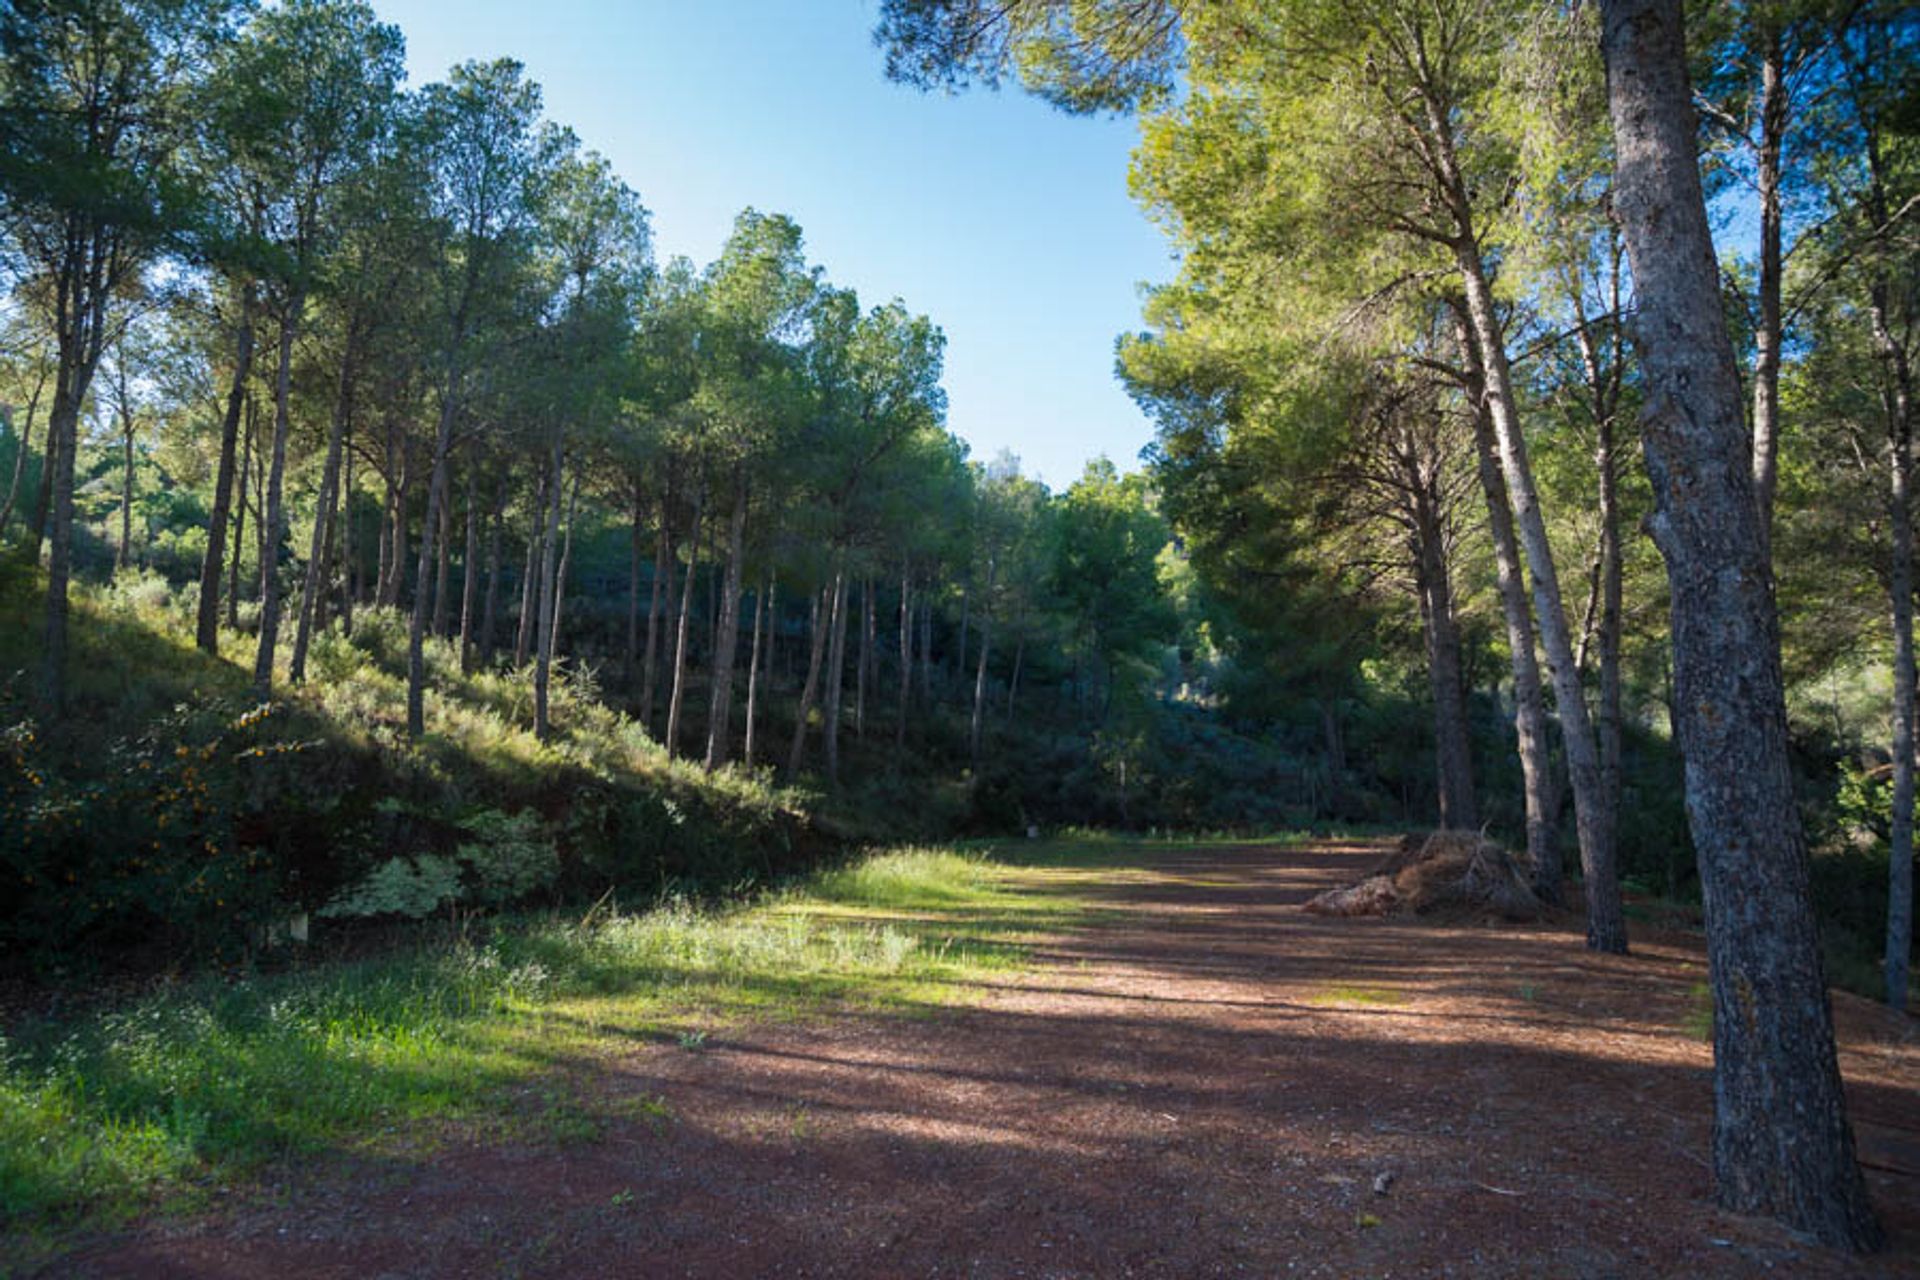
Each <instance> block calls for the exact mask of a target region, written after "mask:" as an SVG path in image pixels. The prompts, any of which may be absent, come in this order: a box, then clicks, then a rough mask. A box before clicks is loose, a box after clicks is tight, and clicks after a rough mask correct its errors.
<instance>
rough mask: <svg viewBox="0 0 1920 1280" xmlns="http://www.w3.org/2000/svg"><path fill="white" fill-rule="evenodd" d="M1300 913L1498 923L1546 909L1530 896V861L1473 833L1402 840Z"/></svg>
mask: <svg viewBox="0 0 1920 1280" xmlns="http://www.w3.org/2000/svg"><path fill="white" fill-rule="evenodd" d="M1306 909H1307V910H1308V911H1310V912H1312V913H1313V914H1315V915H1322V916H1391V915H1401V914H1412V915H1429V914H1433V913H1436V912H1446V913H1451V914H1459V915H1466V916H1494V917H1497V918H1499V919H1502V920H1535V919H1538V918H1539V917H1540V915H1541V914H1542V912H1543V910H1544V908H1543V907H1542V905H1541V903H1540V899H1538V898H1537V897H1535V896H1534V893H1533V862H1532V859H1530V858H1529V857H1528V856H1527V855H1526V854H1524V853H1516V852H1515V851H1513V850H1511V849H1508V848H1506V847H1505V846H1503V845H1501V844H1498V843H1497V842H1495V841H1493V840H1489V839H1488V838H1487V837H1486V836H1485V835H1484V834H1482V833H1481V832H1478V831H1434V832H1430V833H1426V834H1421V835H1409V836H1403V837H1402V838H1401V840H1400V845H1399V847H1398V848H1397V849H1395V850H1394V851H1393V853H1391V854H1389V855H1388V856H1387V859H1386V860H1385V861H1384V862H1382V863H1381V864H1380V865H1379V866H1377V867H1375V868H1374V869H1373V870H1372V871H1370V872H1369V873H1368V874H1367V875H1366V876H1365V877H1364V878H1362V879H1361V880H1360V881H1358V882H1357V883H1355V884H1351V885H1348V886H1346V887H1345V888H1341V889H1329V890H1327V891H1326V892H1325V893H1323V894H1321V895H1319V896H1318V897H1316V898H1314V899H1312V900H1311V901H1310V902H1308V903H1307V907H1306Z"/></svg>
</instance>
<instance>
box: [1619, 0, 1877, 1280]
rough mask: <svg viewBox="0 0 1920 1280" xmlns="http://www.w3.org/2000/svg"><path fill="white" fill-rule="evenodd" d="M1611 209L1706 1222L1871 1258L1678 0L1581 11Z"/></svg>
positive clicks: (1624, 2)
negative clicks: (1702, 1101)
mask: <svg viewBox="0 0 1920 1280" xmlns="http://www.w3.org/2000/svg"><path fill="white" fill-rule="evenodd" d="M1601 21H1602V27H1603V30H1604V35H1603V38H1602V39H1603V49H1604V53H1605V56H1606V71H1607V96H1608V106H1609V110H1610V114H1611V116H1612V120H1613V134H1614V144H1615V155H1616V158H1615V184H1614V209H1615V212H1616V214H1617V216H1618V217H1619V219H1620V222H1621V226H1622V228H1623V229H1624V231H1625V234H1626V240H1627V251H1628V255H1629V257H1630V258H1631V260H1632V263H1633V279H1634V286H1635V290H1636V293H1637V295H1638V300H1639V307H1638V312H1637V332H1636V347H1637V349H1638V351H1639V354H1640V360H1641V366H1642V369H1643V370H1644V372H1645V377H1646V384H1647V409H1646V413H1645V417H1644V419H1643V431H1642V443H1643V447H1644V449H1645V453H1646V459H1647V470H1648V473H1649V475H1650V476H1651V478H1652V481H1653V492H1654V502H1655V511H1654V515H1653V518H1652V519H1651V521H1650V522H1649V531H1650V532H1651V533H1652V535H1653V538H1654V542H1655V544H1656V545H1657V546H1658V547H1659V548H1660V552H1661V554H1662V556H1664V557H1665V559H1666V562H1667V581H1668V585H1669V588H1670V592H1671V596H1672V625H1673V661H1674V686H1675V690H1674V702H1675V705H1676V709H1677V712H1678V716H1677V723H1676V725H1675V729H1676V734H1677V737H1678V741H1679V743H1680V747H1681V751H1682V755H1683V756H1684V758H1685V760H1686V764H1687V768H1686V798H1687V820H1688V826H1689V827H1690V829H1691V831H1692V834H1693V843H1694V847H1695V849H1696V850H1697V851H1698V854H1699V864H1700V880H1701V888H1702V893H1703V896H1704V899H1705V905H1706V925H1707V964H1708V974H1709V975H1710V978H1711V981H1712V986H1713V1014H1714V1017H1713V1039H1714V1133H1713V1172H1714V1184H1715V1194H1716V1197H1717V1198H1718V1200H1719V1202H1720V1204H1721V1205H1722V1206H1723V1207H1725V1208H1727V1209H1729V1210H1731V1211H1734V1212H1738V1213H1752V1214H1761V1215H1765V1216H1769V1217H1775V1218H1779V1219H1781V1220H1783V1221H1784V1222H1786V1223H1787V1224H1788V1225H1789V1226H1791V1227H1792V1228H1794V1229H1795V1230H1798V1231H1803V1232H1806V1233H1808V1234H1809V1235H1812V1236H1814V1237H1815V1238H1817V1239H1819V1240H1820V1241H1822V1242H1823V1243H1826V1244H1829V1245H1834V1246H1838V1247H1844V1248H1852V1249H1859V1250H1865V1249H1871V1248H1874V1247H1876V1246H1878V1245H1879V1244H1880V1243H1881V1241H1882V1239H1883V1237H1882V1234H1881V1231H1880V1227H1879V1224H1878V1223H1877V1222H1876V1221H1875V1220H1874V1216H1873V1211H1872V1209H1871V1207H1870V1206H1869V1204H1868V1200H1867V1190H1866V1184H1865V1181H1864V1180H1863V1178H1862V1177H1861V1174H1860V1168H1859V1165H1858V1164H1856V1163H1855V1160H1854V1147H1853V1133H1852V1130H1851V1129H1850V1128H1849V1127H1848V1124H1847V1118H1846V1098H1845V1094H1844V1092H1843V1091H1842V1088H1841V1082H1840V1072H1839V1067H1838V1064H1837V1061H1836V1058H1835V1052H1834V1042H1833V1014H1832V1008H1831V1005H1830V1004H1829V1000H1828V995H1827V983H1826V974H1825V972H1824V971H1823V967H1822V964H1821V957H1820V942H1819V930H1818V925H1817V922H1816V920H1815V917H1814V912H1813V904H1812V900H1811V895H1810V886H1809V878H1810V869H1809V866H1808V857H1807V846H1806V838H1805V834H1804V832H1803V830H1802V828H1801V825H1800V813H1799V810H1798V808H1797V807H1796V805H1795V802H1794V794H1793V775H1792V769H1791V766H1790V763H1789V759H1788V744H1787V716H1786V699H1785V694H1784V692H1783V688H1782V684H1781V678H1780V648H1779V643H1780V641H1779V630H1778V618H1777V615H1776V613H1775V610H1774V602H1773V591H1772V583H1771V573H1770V570H1769V566H1768V563H1767V557H1766V553H1765V550H1764V544H1763V542H1762V541H1761V538H1760V519H1759V514H1760V509H1759V503H1758V502H1757V501H1755V497H1754V491H1753V471H1752V465H1751V452H1750V448H1749V441H1748V435H1747V428H1746V423H1745V421H1744V416H1745V415H1744V414H1743V413H1742V412H1741V399H1742V396H1741V389H1740V378H1739V373H1738V371H1737V368H1736V366H1735V363H1734V355H1733V344H1732V342H1731V340H1730V339H1729V338H1728V336H1727V330H1726V318H1725V315H1724V314H1723V312H1722V310H1721V303H1720V281H1719V271H1718V266H1717V263H1716V261H1715V258H1714V250H1713V238H1712V234H1711V233H1710V231H1709V230H1708V226H1707V216H1706V200H1705V197H1704V195H1703V194H1702V191H1701V185H1700V171H1699V164H1698V151H1697V147H1696V123H1695V112H1694V106H1693V96H1692V89H1691V86H1690V85H1689V83H1688V78H1687V57H1686V48H1685V38H1684V34H1683V29H1682V25H1683V20H1682V16H1681V5H1680V3H1679V0H1602V4H1601Z"/></svg>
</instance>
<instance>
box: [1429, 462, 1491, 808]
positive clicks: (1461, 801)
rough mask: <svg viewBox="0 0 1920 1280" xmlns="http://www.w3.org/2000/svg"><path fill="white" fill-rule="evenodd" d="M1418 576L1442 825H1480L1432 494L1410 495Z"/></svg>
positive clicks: (1454, 624)
mask: <svg viewBox="0 0 1920 1280" xmlns="http://www.w3.org/2000/svg"><path fill="white" fill-rule="evenodd" d="M1413 501H1414V504H1415V510H1414V529H1415V537H1416V549H1417V564H1416V574H1415V576H1416V578H1417V579H1418V583H1419V589H1420V613H1421V621H1422V622H1423V623H1424V624H1425V630H1426V639H1427V677H1428V682H1429V685H1430V687H1431V689H1432V693H1433V743H1434V764H1435V772H1436V774H1437V775H1438V781H1439V799H1440V826H1441V827H1442V828H1443V829H1465V830H1472V829H1473V828H1475V827H1477V826H1479V825H1480V814H1479V810H1478V807H1477V806H1476V805H1475V803H1474V796H1473V763H1472V762H1473V748H1472V744H1471V743H1470V742H1469V741H1468V738H1467V720H1466V689H1465V686H1464V685H1463V684H1462V683H1461V678H1460V627H1459V622H1458V621H1457V620H1456V619H1455V618H1454V616H1453V584H1452V582H1451V580H1450V575H1449V572H1448V568H1447V560H1446V548H1445V545H1444V541H1443V540H1444V537H1445V535H1444V532H1443V531H1442V529H1441V527H1440V515H1439V512H1438V511H1437V510H1435V507H1434V503H1435V501H1436V495H1434V494H1432V493H1430V492H1416V493H1415V494H1414V497H1413Z"/></svg>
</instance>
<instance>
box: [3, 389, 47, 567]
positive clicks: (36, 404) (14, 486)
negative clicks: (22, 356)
mask: <svg viewBox="0 0 1920 1280" xmlns="http://www.w3.org/2000/svg"><path fill="white" fill-rule="evenodd" d="M46 385H47V366H46V365H45V364H42V365H41V366H40V368H39V370H38V372H36V373H35V375H34V379H33V394H32V395H31V396H29V397H28V398H27V416H26V420H25V421H24V422H23V423H22V424H21V426H20V448H19V450H18V452H16V453H15V454H14V455H13V478H12V479H11V480H9V481H8V482H7V500H6V503H5V504H4V505H0V535H4V534H5V533H6V531H7V522H8V521H9V520H11V519H13V505H14V502H15V500H16V499H18V498H19V496H20V481H21V478H22V477H24V476H25V475H26V473H27V454H28V453H29V452H30V451H31V448H32V445H33V419H34V415H35V414H36V413H38V412H39V411H40V395H41V392H43V391H44V390H45V389H46ZM11 422H12V420H11V417H9V419H8V423H9V426H11ZM45 469H46V467H45V463H44V461H43V462H42V466H41V470H42V471H44V470H45Z"/></svg>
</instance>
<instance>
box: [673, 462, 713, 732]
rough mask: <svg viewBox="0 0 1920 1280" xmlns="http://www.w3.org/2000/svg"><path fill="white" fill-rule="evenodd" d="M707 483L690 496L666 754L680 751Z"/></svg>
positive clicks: (674, 648)
mask: <svg viewBox="0 0 1920 1280" xmlns="http://www.w3.org/2000/svg"><path fill="white" fill-rule="evenodd" d="M706 499H707V491H706V485H705V484H704V483H702V485H701V486H700V488H699V489H698V490H697V491H696V492H695V494H694V499H693V541H692V543H691V544H689V547H688V554H687V572H686V576H685V577H684V578H683V579H682V580H681V583H680V622H679V631H678V633H677V634H676V635H675V637H674V642H673V691H672V692H671V693H670V694H668V695H667V754H668V755H678V754H680V709H681V707H682V706H683V705H684V704H685V703H686V696H687V674H688V663H687V646H688V644H689V642H690V641H691V639H692V633H693V589H694V581H695V579H694V575H695V574H696V573H698V572H699V571H700V525H701V518H702V517H703V516H704V515H705V514H706Z"/></svg>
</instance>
